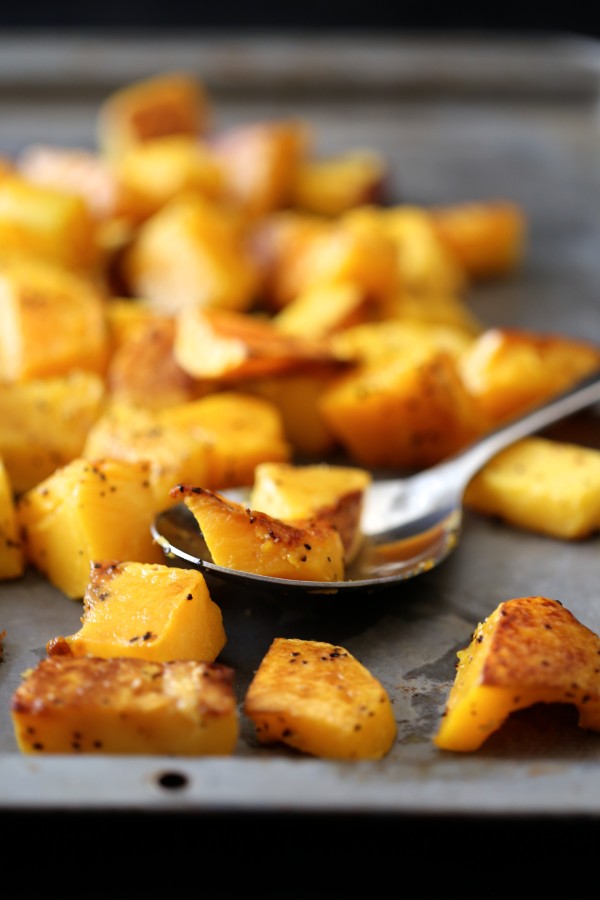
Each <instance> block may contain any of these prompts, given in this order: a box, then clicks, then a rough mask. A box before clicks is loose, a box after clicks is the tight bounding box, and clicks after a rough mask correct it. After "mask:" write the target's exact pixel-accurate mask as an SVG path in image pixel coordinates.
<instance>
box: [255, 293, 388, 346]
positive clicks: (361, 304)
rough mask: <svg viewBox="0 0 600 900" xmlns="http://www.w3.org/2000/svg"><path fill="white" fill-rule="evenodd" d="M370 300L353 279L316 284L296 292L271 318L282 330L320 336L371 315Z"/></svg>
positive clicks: (313, 336)
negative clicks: (322, 284)
mask: <svg viewBox="0 0 600 900" xmlns="http://www.w3.org/2000/svg"><path fill="white" fill-rule="evenodd" d="M371 301H372V298H370V297H369V296H368V294H367V293H366V292H365V291H364V290H363V289H362V288H361V287H360V286H359V285H357V284H355V283H354V282H346V283H344V282H342V283H340V284H331V285H325V286H324V287H323V286H320V285H318V286H317V287H313V288H309V289H308V290H306V291H304V293H301V294H298V296H297V297H295V298H294V299H293V300H291V301H290V302H289V303H288V304H287V305H286V306H284V308H283V309H282V310H281V311H280V312H279V313H277V314H276V315H275V316H274V317H273V319H272V322H273V324H274V325H275V326H276V327H277V328H278V329H279V330H280V331H282V332H283V333H284V334H291V335H297V336H298V337H304V338H310V339H313V340H322V339H324V338H327V337H328V336H329V335H332V334H337V333H339V332H344V331H345V330H346V329H348V328H351V327H352V326H354V325H358V324H360V323H362V322H367V321H369V319H371V318H373V317H374V316H375V315H376V311H375V312H374V311H373V303H372V302H371Z"/></svg>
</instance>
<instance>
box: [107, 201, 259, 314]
mask: <svg viewBox="0 0 600 900" xmlns="http://www.w3.org/2000/svg"><path fill="white" fill-rule="evenodd" d="M120 271H121V275H122V278H123V280H124V282H125V284H126V285H127V292H128V293H130V294H132V295H134V296H136V297H140V298H141V299H145V300H146V301H147V303H149V304H150V306H151V307H152V309H154V311H155V312H161V313H167V314H174V313H176V312H178V311H179V310H180V309H182V308H183V307H184V306H186V305H187V304H188V303H194V304H199V305H202V306H217V307H224V308H226V309H234V310H242V311H245V310H247V309H249V308H250V307H251V306H252V305H253V303H254V301H255V297H256V292H257V287H258V272H257V268H256V265H255V263H254V261H253V259H252V257H251V255H250V251H249V250H247V249H246V246H245V241H244V237H243V234H242V232H241V231H240V225H239V221H238V220H237V218H236V217H235V216H232V215H231V214H229V213H228V212H226V211H225V209H224V208H223V206H222V204H217V203H215V202H213V201H209V200H206V198H204V197H200V196H199V195H198V194H196V193H189V192H188V193H186V194H185V195H183V194H181V195H178V196H177V197H174V198H173V200H171V201H169V202H168V203H166V204H165V205H164V206H163V207H161V208H160V209H159V210H158V212H156V213H154V215H152V216H150V217H149V218H148V219H147V220H146V221H145V222H143V223H142V224H141V225H140V227H139V228H138V229H137V231H136V233H135V235H134V238H133V240H132V242H131V245H130V246H129V247H128V248H127V249H126V250H125V251H124V253H123V255H122V262H121V265H120Z"/></svg>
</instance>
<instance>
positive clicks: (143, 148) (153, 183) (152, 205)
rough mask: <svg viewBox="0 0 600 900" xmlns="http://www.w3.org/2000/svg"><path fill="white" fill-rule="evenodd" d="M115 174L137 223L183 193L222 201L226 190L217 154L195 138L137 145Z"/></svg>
mask: <svg viewBox="0 0 600 900" xmlns="http://www.w3.org/2000/svg"><path fill="white" fill-rule="evenodd" d="M115 172H116V174H117V175H118V180H119V183H120V184H121V185H122V187H123V190H125V191H127V194H128V196H129V210H128V212H129V216H130V217H131V218H132V219H133V221H135V222H140V221H142V220H144V219H146V218H148V216H151V215H152V214H153V213H155V212H157V211H158V210H159V209H161V208H162V207H163V206H164V205H165V204H166V203H168V202H169V200H173V198H175V197H177V196H179V195H181V194H183V193H187V192H190V191H192V192H197V193H198V194H199V195H200V196H202V197H207V198H208V199H211V200H219V199H220V198H221V195H222V194H223V191H224V188H223V173H222V171H221V168H220V166H219V164H218V161H217V159H216V156H215V153H214V152H213V151H212V150H211V149H209V146H208V144H206V143H203V142H201V141H200V140H199V139H198V138H197V137H195V136H194V137H192V136H189V135H168V136H167V137H159V138H153V139H152V140H148V141H144V142H143V143H141V144H136V145H135V146H134V147H131V148H130V149H129V150H128V151H126V152H125V153H124V154H123V156H122V157H121V158H120V159H119V161H118V163H116V165H115Z"/></svg>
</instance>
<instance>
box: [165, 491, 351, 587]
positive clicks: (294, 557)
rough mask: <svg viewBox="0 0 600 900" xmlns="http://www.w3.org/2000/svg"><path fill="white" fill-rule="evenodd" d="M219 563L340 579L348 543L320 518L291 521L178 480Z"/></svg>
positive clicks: (318, 578) (315, 578)
mask: <svg viewBox="0 0 600 900" xmlns="http://www.w3.org/2000/svg"><path fill="white" fill-rule="evenodd" d="M171 496H173V497H179V498H180V500H181V501H182V502H184V503H185V505H186V506H187V507H188V509H189V510H190V512H191V513H192V514H193V516H194V517H195V519H196V521H197V522H198V525H199V526H200V530H201V532H202V535H203V537H204V541H205V543H206V546H207V547H208V549H209V551H210V554H211V556H212V560H213V562H214V563H215V565H217V566H221V567H222V568H226V569H233V570H235V571H237V572H249V573H252V574H255V575H264V576H268V577H270V578H285V579H292V580H296V581H327V582H334V581H340V580H341V579H342V578H343V577H344V545H343V543H342V539H341V537H340V534H339V532H338V531H337V530H336V529H335V528H333V527H332V526H331V525H329V524H328V523H321V522H317V521H306V522H301V523H300V522H299V523H296V524H294V525H289V524H287V523H285V522H281V521H280V520H279V519H275V518H273V517H271V516H268V515H267V514H266V513H263V512H258V511H256V510H252V509H248V508H247V507H245V506H244V505H242V504H241V503H236V502H234V501H232V500H228V499H227V498H226V497H224V496H222V495H220V494H217V493H214V492H212V491H209V490H207V489H205V488H201V487H192V486H190V485H183V484H181V485H177V486H176V487H174V488H172V490H171Z"/></svg>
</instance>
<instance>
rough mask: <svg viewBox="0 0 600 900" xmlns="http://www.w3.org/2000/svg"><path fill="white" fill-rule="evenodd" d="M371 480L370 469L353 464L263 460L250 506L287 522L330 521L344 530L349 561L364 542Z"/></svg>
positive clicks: (347, 560) (346, 553)
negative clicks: (364, 517)
mask: <svg viewBox="0 0 600 900" xmlns="http://www.w3.org/2000/svg"><path fill="white" fill-rule="evenodd" d="M371 482H372V475H371V473H370V472H367V471H366V470H365V469H358V468H355V467H351V466H338V465H330V464H328V463H316V464H314V465H303V466H298V465H293V464H292V463H270V462H267V463H261V464H260V465H258V466H257V467H256V470H255V472H254V484H253V486H252V491H251V493H250V506H251V507H252V509H259V510H260V511H261V512H266V513H268V515H270V516H273V517H274V518H276V519H281V520H282V521H284V522H296V521H298V520H300V521H302V520H306V519H316V520H321V521H327V522H329V523H330V524H331V525H333V526H334V527H335V528H336V529H337V530H338V531H339V533H340V536H341V538H342V542H343V544H344V551H345V561H346V563H348V562H351V561H352V559H354V557H355V556H356V553H357V552H358V549H359V548H360V545H361V542H362V535H361V531H360V522H361V515H362V510H363V505H364V498H365V492H366V491H367V490H368V489H369V486H370V484H371Z"/></svg>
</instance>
